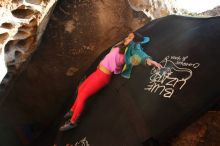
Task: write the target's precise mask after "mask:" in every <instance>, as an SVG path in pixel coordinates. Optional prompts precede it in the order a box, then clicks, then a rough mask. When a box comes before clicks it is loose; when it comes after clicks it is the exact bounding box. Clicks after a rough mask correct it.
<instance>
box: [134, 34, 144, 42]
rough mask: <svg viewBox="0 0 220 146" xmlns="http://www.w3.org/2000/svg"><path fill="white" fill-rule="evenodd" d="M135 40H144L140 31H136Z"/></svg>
mask: <svg viewBox="0 0 220 146" xmlns="http://www.w3.org/2000/svg"><path fill="white" fill-rule="evenodd" d="M133 41H134V42H141V41H143V36H142V35H141V34H140V33H138V32H134V39H133Z"/></svg>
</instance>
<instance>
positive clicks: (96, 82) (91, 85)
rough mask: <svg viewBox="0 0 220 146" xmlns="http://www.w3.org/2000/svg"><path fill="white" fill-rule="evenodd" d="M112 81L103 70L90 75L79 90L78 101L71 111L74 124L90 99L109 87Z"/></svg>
mask: <svg viewBox="0 0 220 146" xmlns="http://www.w3.org/2000/svg"><path fill="white" fill-rule="evenodd" d="M110 79H111V75H108V74H106V73H104V72H102V71H101V70H99V69H97V70H96V71H95V72H93V73H92V74H91V75H89V76H88V78H86V80H85V81H83V82H82V83H81V85H80V86H79V88H78V94H77V97H76V100H75V102H74V104H73V106H72V108H71V111H73V115H72V117H71V122H72V123H75V122H76V121H77V120H78V118H79V116H80V115H81V113H82V111H83V108H84V105H85V102H86V100H87V99H88V97H90V96H91V95H93V94H95V93H96V92H98V91H99V90H100V89H102V88H103V87H104V86H105V85H107V84H108V83H109V81H110Z"/></svg>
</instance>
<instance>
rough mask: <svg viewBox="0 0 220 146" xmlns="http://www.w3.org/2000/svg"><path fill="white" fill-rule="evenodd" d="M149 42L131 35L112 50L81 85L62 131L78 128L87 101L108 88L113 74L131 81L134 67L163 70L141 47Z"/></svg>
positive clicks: (137, 35)
mask: <svg viewBox="0 0 220 146" xmlns="http://www.w3.org/2000/svg"><path fill="white" fill-rule="evenodd" d="M138 39H139V40H140V39H142V40H141V41H142V42H138V41H137V40H138ZM149 40H150V39H149V37H141V36H140V34H138V33H130V34H129V35H128V36H127V37H126V38H125V39H124V40H123V41H122V43H121V44H119V45H117V46H116V47H113V48H112V49H111V51H110V52H109V53H108V54H107V55H106V56H105V57H104V59H103V60H102V61H101V62H100V63H99V65H98V67H97V69H96V71H95V72H93V73H92V74H90V75H89V76H88V77H87V78H86V79H85V80H84V81H83V82H82V83H81V84H80V86H79V88H78V94H77V97H76V100H75V102H74V104H73V106H72V107H71V109H70V110H69V111H68V112H67V113H66V114H65V116H64V117H65V118H66V119H67V118H70V119H69V120H68V121H67V122H66V123H65V124H64V125H63V126H61V127H60V131H67V130H70V129H72V128H75V127H76V126H77V120H78V119H79V117H80V115H81V113H82V111H83V109H84V105H85V102H86V101H87V99H88V98H89V97H91V95H93V94H95V93H96V92H98V91H99V90H100V89H102V88H103V87H104V86H106V85H107V84H108V83H109V82H110V80H111V76H112V74H121V75H122V76H123V77H124V78H127V79H129V78H130V75H131V71H132V68H133V66H136V65H139V64H147V65H149V66H154V67H157V68H159V69H160V68H161V65H160V64H159V63H157V62H156V61H153V60H152V59H151V57H150V56H149V55H147V54H146V53H145V52H144V51H143V48H142V47H141V45H142V44H145V43H147V42H149Z"/></svg>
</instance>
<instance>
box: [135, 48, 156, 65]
mask: <svg viewBox="0 0 220 146" xmlns="http://www.w3.org/2000/svg"><path fill="white" fill-rule="evenodd" d="M135 54H137V55H138V56H139V57H140V59H141V64H143V65H145V64H146V59H152V57H151V56H149V55H148V54H147V53H146V52H144V50H143V48H142V47H141V44H136V47H135Z"/></svg>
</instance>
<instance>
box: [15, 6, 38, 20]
mask: <svg viewBox="0 0 220 146" xmlns="http://www.w3.org/2000/svg"><path fill="white" fill-rule="evenodd" d="M12 15H13V16H14V17H17V18H21V19H30V18H31V17H32V16H33V15H34V11H33V10H31V9H25V8H23V7H22V6H20V7H19V8H17V9H16V10H13V11H12Z"/></svg>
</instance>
